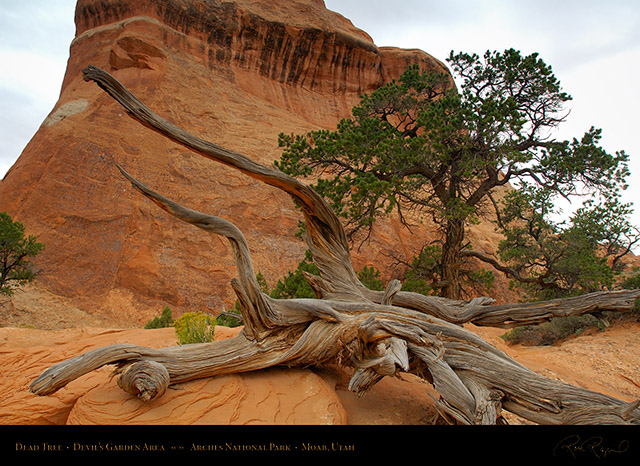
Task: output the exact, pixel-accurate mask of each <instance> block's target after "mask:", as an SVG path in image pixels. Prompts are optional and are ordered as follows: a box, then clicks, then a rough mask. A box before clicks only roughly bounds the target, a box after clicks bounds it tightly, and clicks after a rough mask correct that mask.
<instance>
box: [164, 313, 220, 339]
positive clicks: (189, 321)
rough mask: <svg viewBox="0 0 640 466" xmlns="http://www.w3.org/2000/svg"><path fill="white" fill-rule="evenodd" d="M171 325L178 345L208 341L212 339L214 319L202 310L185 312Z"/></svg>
mask: <svg viewBox="0 0 640 466" xmlns="http://www.w3.org/2000/svg"><path fill="white" fill-rule="evenodd" d="M173 326H174V327H175V329H176V336H177V338H178V344H179V345H190V344H192V343H208V342H210V341H213V335H214V329H215V319H212V318H211V316H210V315H208V314H204V313H202V312H187V313H186V314H183V315H182V316H180V318H179V319H177V320H176V321H175V322H174V323H173Z"/></svg>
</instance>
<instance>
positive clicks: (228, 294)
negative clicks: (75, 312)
mask: <svg viewBox="0 0 640 466" xmlns="http://www.w3.org/2000/svg"><path fill="white" fill-rule="evenodd" d="M76 27H77V30H76V38H75V39H74V41H73V42H72V44H71V49H70V58H69V62H68V65H67V72H66V75H65V79H64V83H63V86H62V90H61V94H60V99H59V101H58V103H57V104H56V106H55V108H54V109H53V111H52V112H51V114H50V115H49V117H48V118H47V119H46V120H45V121H44V122H43V124H42V126H41V127H40V129H39V130H38V132H37V133H36V135H35V136H34V137H33V139H32V140H31V142H30V143H29V144H28V146H27V147H26V148H25V150H24V152H23V153H22V155H21V157H20V158H19V160H18V161H17V162H16V164H15V165H14V166H13V167H12V168H11V170H10V171H9V172H8V174H7V175H6V177H5V179H4V180H3V181H2V182H0V211H5V210H6V211H7V212H9V213H10V214H11V215H12V216H13V217H14V218H15V219H17V220H20V221H22V222H23V223H24V224H25V225H26V226H27V229H28V231H29V232H30V233H32V234H36V235H38V237H39V239H40V240H41V241H42V242H44V243H45V244H46V250H45V252H44V253H43V254H42V255H41V256H40V257H39V258H38V260H37V266H38V268H39V270H40V274H39V278H38V282H39V284H40V285H42V286H44V287H46V288H47V289H48V290H50V291H53V292H55V293H57V294H59V295H62V296H65V297H67V298H70V299H72V300H73V302H74V304H76V305H77V306H79V307H81V308H83V309H85V310H88V311H90V312H93V313H96V314H99V315H101V316H103V317H105V318H108V319H110V320H111V321H112V322H114V323H117V324H120V325H139V324H141V323H143V322H146V321H147V320H148V319H149V318H150V317H152V316H153V315H157V314H158V313H159V311H160V310H161V308H162V306H164V305H165V304H168V305H169V306H171V307H172V308H174V309H175V310H176V311H178V312H180V311H185V310H192V311H195V310H202V311H205V312H209V313H217V312H219V311H221V310H222V309H223V307H227V308H228V307H229V306H231V305H233V302H234V299H235V297H234V296H233V295H232V291H231V288H230V287H229V286H228V283H229V280H230V279H231V278H232V277H233V275H234V266H233V259H232V257H231V255H230V253H229V250H228V249H227V244H226V243H225V242H224V241H223V240H221V239H219V238H217V237H211V238H204V237H203V236H202V235H201V234H200V233H199V232H196V231H195V229H194V228H192V227H189V226H185V225H184V224H182V223H179V222H178V221H177V220H174V219H172V218H171V217H169V216H168V215H166V214H165V213H164V212H162V211H160V210H159V209H157V208H156V207H155V206H154V205H152V204H150V203H149V202H148V201H147V200H145V199H143V198H142V197H141V196H140V195H138V194H137V193H136V192H134V191H133V190H132V189H131V188H130V186H129V185H128V182H126V181H125V180H123V179H122V178H121V176H120V175H119V173H118V172H117V170H116V169H115V168H114V165H113V162H114V161H117V162H118V163H120V164H121V165H123V166H124V167H125V168H126V169H127V170H128V171H129V172H130V173H132V174H133V175H134V176H136V177H138V178H140V179H141V180H143V181H144V182H145V183H147V184H148V185H149V186H151V187H153V188H155V189H158V190H159V191H161V192H163V193H164V194H166V195H167V196H169V197H172V198H174V199H176V200H177V201H179V202H180V203H181V204H183V205H185V206H189V207H192V208H194V209H197V210H200V211H203V212H210V213H212V214H215V215H218V216H221V217H224V218H228V219H229V220H232V221H233V222H234V223H236V225H238V226H239V228H240V229H241V230H242V231H243V232H244V233H245V235H246V236H247V239H248V241H249V244H250V245H251V246H252V248H253V251H252V253H253V257H254V261H255V266H256V269H257V270H260V271H262V272H263V274H264V275H265V276H266V277H267V280H268V281H269V282H270V284H272V285H273V284H274V283H275V281H276V280H277V279H278V278H279V277H281V276H282V275H284V274H285V273H286V272H287V271H289V270H291V269H293V268H295V266H296V265H297V263H298V262H299V261H300V259H301V258H302V256H303V252H304V248H305V247H304V245H303V243H302V242H301V241H299V240H298V239H297V238H296V237H295V236H294V235H295V233H296V231H297V222H298V219H299V218H300V216H299V215H298V212H297V211H296V209H295V208H294V206H293V204H292V202H291V200H290V199H289V198H287V197H286V196H284V195H283V194H281V193H279V192H276V191H275V190H272V189H270V188H268V187H265V186H264V185H257V184H255V183H253V182H252V181H251V180H249V179H248V178H245V177H243V176H242V175H240V174H237V173H234V172H232V171H230V170H227V169H225V167H221V166H220V165H218V164H212V163H209V162H208V161H206V160H204V159H203V158H201V157H199V156H197V155H194V154H191V153H190V152H189V151H188V150H186V149H185V148H183V147H181V146H179V145H176V144H172V143H170V142H168V141H167V140H166V139H164V138H162V137H161V136H159V135H157V134H155V133H154V132H152V131H146V130H145V129H144V128H143V127H141V126H140V125H139V124H138V123H137V122H135V121H133V120H132V119H130V118H129V117H128V116H127V115H125V114H123V111H122V109H121V108H120V107H119V106H118V105H117V104H116V103H115V102H113V101H112V100H110V98H109V97H108V96H107V95H105V94H104V93H103V92H102V91H101V90H100V89H98V88H97V87H96V86H95V85H94V84H92V83H87V82H84V81H83V80H82V77H81V69H82V68H84V67H86V66H87V65H89V64H93V65H96V66H98V67H100V68H102V69H105V70H107V71H109V72H111V73H112V74H113V75H114V76H115V77H116V78H117V79H118V80H120V81H121V82H122V83H123V84H124V85H125V86H127V87H128V88H129V89H130V90H131V91H132V92H134V93H135V94H136V95H137V96H138V97H139V98H140V99H141V100H142V101H144V102H145V103H146V104H148V105H149V106H150V107H151V108H153V109H154V110H155V111H156V112H157V113H159V114H160V115H161V116H163V117H165V118H167V119H168V120H170V121H172V122H174V123H176V124H177V125H179V126H181V127H183V128H185V129H186V130H188V131H190V132H192V133H193V134H196V135H198V136H201V137H202V138H204V139H207V140H210V141H212V142H215V143H217V144H219V145H222V146H225V147H229V148H231V149H234V150H236V151H238V152H241V153H244V154H246V155H248V156H250V157H252V158H254V159H256V160H259V161H260V162H262V163H270V162H271V161H273V160H275V159H277V158H279V150H278V147H277V135H278V134H279V133H280V132H292V133H302V132H306V131H308V130H311V129H315V128H318V127H326V128H334V127H335V125H336V123H337V122H338V120H339V119H340V118H342V117H345V116H348V115H349V112H350V109H351V107H352V106H353V105H354V104H356V103H357V102H358V100H359V96H360V94H361V93H363V92H368V91H371V90H373V89H374V88H376V87H378V86H379V85H380V84H381V83H383V82H384V81H385V80H389V79H391V78H393V77H396V76H398V75H399V74H400V73H401V72H402V71H403V70H404V69H405V67H406V66H407V64H409V63H413V62H418V63H420V64H421V66H422V67H424V68H431V69H445V68H444V65H443V64H442V63H440V62H439V61H437V60H435V59H434V58H432V57H431V56H429V55H428V54H426V53H424V52H422V51H419V50H410V51H407V50H400V49H394V48H379V47H377V46H376V45H375V44H374V43H373V42H372V40H371V38H370V37H369V36H368V35H367V34H366V33H364V32H363V31H361V30H359V29H357V28H355V27H354V26H353V25H352V24H351V22H350V21H348V20H347V19H345V18H344V17H342V16H340V15H338V14H336V13H334V12H331V11H329V10H327V9H326V8H325V6H324V3H323V2H322V1H321V0H278V1H274V0H251V1H249V0H236V1H235V2H222V1H218V0H208V1H204V0H170V1H167V0H162V1H161V0H136V1H131V0H109V1H97V0H79V1H78V5H77V10H76ZM238 192H242V193H243V195H242V196H238V195H236V194H237V193H238ZM245 199H248V200H250V201H246V200H245ZM492 234H493V232H492V231H486V232H482V233H480V234H479V235H478V240H479V241H480V242H483V241H484V242H488V243H490V242H491V235H492ZM494 244H495V243H494ZM418 246H419V243H418V244H412V243H411V241H410V235H409V232H407V231H406V230H404V229H403V228H402V227H401V226H400V225H399V223H398V222H395V221H393V220H392V221H389V222H386V223H382V224H381V225H380V227H379V228H378V230H377V233H376V235H375V236H374V238H373V240H372V243H371V244H370V245H365V247H364V248H363V249H362V257H365V258H366V260H368V261H370V262H369V263H373V262H372V261H375V264H376V265H377V266H378V267H381V265H383V264H385V261H386V263H389V261H388V259H386V258H385V257H384V256H383V255H382V254H383V253H382V251H389V250H394V251H395V252H396V253H397V254H400V255H402V254H404V255H408V256H409V257H410V255H411V254H413V253H415V252H416V250H417V249H418ZM355 264H356V267H358V266H361V265H364V262H362V260H361V259H358V258H357V257H356V259H355Z"/></svg>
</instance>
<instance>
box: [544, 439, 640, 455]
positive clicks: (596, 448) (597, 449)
mask: <svg viewBox="0 0 640 466" xmlns="http://www.w3.org/2000/svg"><path fill="white" fill-rule="evenodd" d="M628 449H629V441H628V440H621V441H620V443H618V445H612V446H605V445H604V438H602V437H589V438H587V439H586V440H582V438H581V437H580V436H579V435H570V436H568V437H566V438H564V439H563V440H561V441H560V442H559V443H558V444H557V445H556V447H555V448H554V449H553V455H554V456H559V455H561V454H563V453H565V454H567V453H568V454H570V455H571V456H572V457H573V459H576V457H577V456H578V455H581V454H592V455H594V456H595V457H596V458H599V459H600V458H606V457H607V456H609V455H611V454H622V453H625V452H626V451H627V450H628Z"/></svg>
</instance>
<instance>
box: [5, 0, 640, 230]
mask: <svg viewBox="0 0 640 466" xmlns="http://www.w3.org/2000/svg"><path fill="white" fill-rule="evenodd" d="M325 4H326V5H327V8H329V9H331V10H333V11H337V12H338V13H341V14H342V15H344V16H345V17H347V18H349V19H350V20H351V21H352V22H353V24H354V25H355V26H356V27H358V28H360V29H363V30H364V31H366V32H367V33H368V34H369V35H370V36H371V37H372V38H373V41H374V42H375V44H376V45H378V46H397V47H403V48H419V49H422V50H424V51H426V52H428V53H430V54H431V55H433V56H434V57H436V58H438V59H440V60H443V61H444V60H446V58H447V57H448V55H449V52H450V51H451V50H454V51H456V52H476V53H478V54H482V53H484V52H485V51H486V50H499V51H502V50H505V49H507V48H511V47H513V48H515V49H517V50H520V51H521V52H522V53H523V54H530V53H533V52H538V53H539V54H540V56H541V58H542V59H543V60H544V61H545V62H546V63H547V64H549V65H551V66H552V67H553V70H554V72H555V74H556V76H557V77H558V78H559V79H560V82H561V84H562V86H563V89H564V90H565V91H566V92H568V93H569V94H570V95H571V96H572V97H573V99H574V100H573V101H572V102H571V103H570V105H569V108H570V110H571V114H570V116H569V119H568V121H567V122H566V123H565V124H563V126H562V128H561V130H560V131H559V133H558V136H557V137H559V138H571V137H574V136H575V137H580V136H582V134H584V132H585V131H586V130H588V129H589V127H590V126H592V125H593V126H595V127H597V128H602V130H603V140H602V145H603V147H604V148H605V149H606V150H607V151H609V152H616V151H618V150H625V152H627V153H628V154H629V155H630V157H631V162H630V167H631V173H632V175H631V177H630V179H629V180H630V182H631V185H632V187H631V188H630V190H629V191H628V193H627V195H626V197H625V199H626V200H627V201H631V202H634V203H635V204H636V205H637V206H638V207H637V208H636V210H638V209H640V182H638V183H637V184H638V186H637V187H636V186H633V184H634V181H635V180H640V142H638V139H639V137H638V133H639V132H640V128H639V126H638V123H639V119H638V116H637V115H638V113H637V112H638V109H640V90H639V85H638V82H640V2H638V0H607V1H604V0H402V1H389V0H325ZM74 9H75V0H0V64H1V66H0V119H1V120H0V132H1V134H0V177H2V176H4V173H5V172H6V171H7V170H8V169H9V167H10V166H11V165H12V164H13V163H14V162H15V160H16V159H17V158H18V156H19V155H20V153H21V152H22V150H23V149H24V147H25V145H26V144H27V143H28V141H29V140H30V139H31V137H32V136H33V135H34V134H35V132H36V131H37V129H38V128H39V126H40V124H41V123H42V121H43V120H44V118H45V117H46V116H47V115H48V114H49V112H50V111H51V110H52V108H53V106H54V105H55V103H56V101H57V99H58V96H59V93H60V86H61V83H62V78H63V76H64V71H65V68H66V62H67V59H68V57H69V45H70V43H71V41H72V40H73V37H74V35H75V26H74V23H73V19H74ZM36 68H37V69H38V70H40V72H39V73H36V71H35V70H36ZM634 223H635V224H636V225H640V212H636V213H635V216H634Z"/></svg>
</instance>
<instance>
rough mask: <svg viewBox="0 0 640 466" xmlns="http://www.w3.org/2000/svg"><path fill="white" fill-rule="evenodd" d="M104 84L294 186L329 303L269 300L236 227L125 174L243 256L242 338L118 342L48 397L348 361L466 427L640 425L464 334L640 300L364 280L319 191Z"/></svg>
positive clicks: (43, 379) (100, 75) (84, 361)
mask: <svg viewBox="0 0 640 466" xmlns="http://www.w3.org/2000/svg"><path fill="white" fill-rule="evenodd" d="M84 75H85V79H86V80H89V81H95V82H96V83H97V84H98V85H99V86H100V87H101V88H103V89H104V90H105V91H106V92H107V93H109V94H110V95H111V96H112V97H113V98H114V99H115V100H116V101H117V102H118V103H119V104H120V105H122V106H123V107H124V108H125V109H126V110H127V112H128V113H129V114H130V115H131V116H132V117H133V118H134V119H136V120H138V121H139V122H141V123H142V124H144V125H145V126H148V127H149V128H151V129H153V130H155V131H157V132H159V133H160V134H163V135H164V136H166V137H168V138H169V139H171V140H173V141H175V142H178V143H180V144H183V145H184V146H186V147H188V148H189V149H191V150H193V151H195V152H196V153H198V154H201V155H203V156H205V157H207V158H209V159H212V160H214V161H216V162H220V163H223V164H225V165H227V166H230V167H232V168H234V169H236V170H239V171H241V172H242V173H244V174H246V175H247V176H250V177H252V178H254V179H256V180H258V181H261V182H264V183H266V184H269V185H271V186H273V187H276V188H278V189H281V190H283V191H284V192H286V193H288V194H289V195H291V196H292V198H294V199H295V200H296V202H297V203H298V204H299V205H300V206H301V207H302V212H303V215H304V219H305V221H306V226H307V227H306V241H307V244H308V246H309V248H310V249H311V252H312V254H313V258H314V261H315V263H316V265H317V266H318V268H319V270H320V275H319V276H310V275H307V279H308V281H309V283H310V284H311V286H312V287H313V289H314V290H315V292H316V294H317V299H290V300H278V299H273V298H271V297H269V296H267V295H265V294H264V293H262V292H261V289H260V286H259V284H258V282H257V280H256V277H255V274H254V270H253V266H252V263H251V255H250V251H249V246H248V244H247V242H246V240H245V238H244V236H243V235H242V232H240V230H239V229H238V228H236V227H235V226H234V225H233V224H232V223H231V222H229V221H227V220H224V219H221V218H218V217H215V216H212V215H207V214H204V213H200V212H196V211H194V210H191V209H188V208H186V207H183V206H181V205H179V204H177V203H175V202H173V201H171V200H169V199H167V198H165V197H164V196H162V195H160V194H158V193H156V192H155V191H153V190H151V189H150V188H149V187H147V186H145V185H144V184H143V183H141V182H139V181H138V180H137V179H135V178H134V177H133V176H131V175H130V174H129V173H127V171H126V170H124V169H123V168H122V167H120V166H118V168H119V170H120V171H121V173H122V175H123V176H125V177H126V178H127V179H128V180H129V181H130V182H131V184H132V186H133V187H134V188H135V189H137V190H138V191H140V193H142V194H143V195H144V196H146V197H147V198H149V199H150V200H151V201H153V202H154V203H156V204H157V205H158V206H159V207H161V208H162V209H164V210H165V211H167V212H168V213H169V214H171V215H173V216H174V217H176V218H178V219H180V220H182V221H185V222H187V223H190V224H192V225H195V226H196V227H198V228H201V229H203V230H205V231H208V232H210V233H214V234H217V235H221V236H224V237H226V238H227V239H228V241H229V243H230V246H231V248H232V250H233V253H234V256H235V259H236V267H237V271H238V278H236V279H234V280H232V283H231V286H232V287H233V289H234V291H235V293H236V295H237V297H238V301H239V303H240V308H241V314H242V319H243V322H244V328H243V331H242V332H241V333H240V334H238V336H236V337H234V338H232V339H229V340H224V341H220V342H212V343H203V344H197V345H184V346H177V347H172V348H165V349H151V348H145V347H140V346H134V345H112V346H107V347H104V348H99V349H96V350H93V351H89V352H87V353H85V354H83V355H80V356H77V357H75V358H73V359H70V360H67V361H64V362H61V363H59V364H56V365H54V366H52V367H50V368H49V369H47V370H46V371H44V372H43V374H42V375H40V377H38V378H37V379H36V380H35V381H34V382H33V383H32V384H31V387H30V388H31V391H32V392H33V393H35V394H38V395H48V394H51V393H53V392H55V391H56V390H58V389H60V388H61V387H63V386H64V385H66V384H67V383H69V382H70V381H72V380H74V379H76V378H77V377H80V376H81V375H83V374H86V373H87V372H90V371H92V370H95V369H97V368H99V367H102V366H104V365H108V364H114V365H116V367H117V369H116V372H118V373H120V374H121V377H120V381H119V384H120V386H121V387H122V388H123V389H124V390H125V391H127V392H129V393H132V394H135V395H137V396H139V397H140V398H141V399H144V400H148V399H152V398H154V397H157V396H161V395H162V393H164V390H166V387H167V386H168V385H170V384H176V383H180V382H184V381H187V380H192V379H196V378H202V377H211V376H215V375H219V374H229V373H238V372H247V371H254V370H258V369H262V368H267V367H271V366H290V367H293V366H303V367H306V366H314V365H319V364H323V363H328V362H331V363H337V364H339V365H341V366H343V367H349V368H352V369H353V376H352V378H351V381H350V384H349V388H350V389H351V390H353V391H354V392H357V393H360V394H364V393H366V391H367V390H368V389H370V388H371V387H372V386H373V385H374V384H375V383H376V382H378V381H379V380H380V379H382V378H383V377H386V376H394V375H397V374H398V373H400V372H410V373H413V374H416V375H418V376H420V377H422V378H424V379H425V380H426V381H428V382H429V383H431V384H432V385H433V386H434V388H435V390H436V391H437V392H438V393H439V394H440V398H439V399H437V400H435V403H436V406H437V408H438V409H439V410H440V412H441V413H442V415H443V416H444V417H445V418H446V419H448V420H450V421H451V422H454V423H460V424H496V423H504V422H505V421H504V418H503V417H502V415H501V413H502V410H508V411H511V412H513V413H515V414H517V415H519V416H521V417H523V418H526V419H528V420H530V421H532V422H536V423H540V424H597V423H602V424H640V409H638V402H636V403H626V402H624V401H621V400H617V399H615V398H612V397H610V396H607V395H603V394H600V393H596V392H593V391H590V390H586V389H584V388H581V387H575V386H571V385H567V384H564V383H561V382H559V381H556V380H552V379H548V378H545V377H542V376H540V375H538V374H536V373H534V372H533V371H531V370H529V369H527V368H526V367H524V366H522V365H521V364H519V363H517V362H516V361H514V360H513V359H512V358H510V357H509V356H508V355H506V354H505V353H504V352H502V351H500V350H499V349H497V348H495V347H494V346H492V345H490V344H489V343H488V342H486V341H485V340H483V339H482V338H480V337H479V336H477V335H476V334H474V333H472V332H470V331H469V330H467V329H465V328H464V327H462V326H461V324H463V323H467V322H471V323H474V324H476V325H489V326H497V327H511V326H515V325H522V324H528V323H536V322H541V321H544V320H547V319H549V318H551V317H554V316H566V315H579V314H583V313H587V312H598V311H602V310H629V309H631V308H632V306H633V304H634V302H635V300H636V299H638V298H640V290H635V291H620V292H612V293H594V294H591V295H586V296H581V297H578V298H571V299H566V300H554V301H547V302H542V303H531V304H514V305H495V304H493V303H492V301H491V300H490V299H488V298H480V299H475V300H472V301H469V302H466V301H452V300H447V299H443V298H437V297H428V296H423V295H419V294H415V293H407V292H403V291H400V283H399V282H397V281H392V282H390V283H389V285H388V286H387V288H386V290H385V291H383V292H378V291H371V290H369V289H367V288H366V287H364V286H363V285H362V284H361V283H360V281H359V280H358V278H357V275H356V274H355V272H354V270H353V267H352V265H351V259H350V253H349V246H348V242H347V239H346V236H345V234H344V231H343V229H342V225H341V223H340V221H339V219H338V217H337V216H336V215H335V213H334V212H333V211H332V210H331V208H330V207H329V206H328V205H327V203H326V202H325V201H324V200H323V199H322V198H321V197H320V196H319V195H318V194H317V193H316V192H315V191H314V190H313V189H311V188H310V187H309V186H307V185H305V184H303V183H301V182H300V181H299V180H297V179H295V178H291V177H289V176H287V175H285V174H283V173H281V172H279V171H278V170H275V169H274V168H270V167H265V166H263V165H260V164H257V163H255V162H253V161H252V160H250V159H248V158H247V157H245V156H243V155H241V154H237V153H235V152H232V151H229V150H227V149H224V148H221V147H219V146H216V145H215V144H212V143H210V142H207V141H204V140H202V139H199V138H197V137H194V136H192V135H191V134H189V133H187V132H186V131H184V130H182V129H180V128H178V127H176V126H175V125H173V124H172V123H170V122H168V121H166V120H164V119H162V118H161V117H159V116H158V115H156V114H155V113H153V112H152V111H151V110H150V109H149V108H147V107H146V106H145V105H144V104H142V103H141V102H140V101H139V100H138V99H137V98H135V96H133V95H132V94H131V93H130V92H129V91H128V90H127V89H126V88H125V87H124V86H122V84H120V83H119V82H118V81H117V80H116V79H115V78H113V77H112V76H111V75H109V74H108V73H106V72H104V71H102V70H100V69H98V68H95V67H89V68H87V69H85V70H84Z"/></svg>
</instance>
